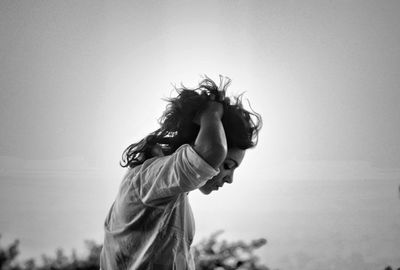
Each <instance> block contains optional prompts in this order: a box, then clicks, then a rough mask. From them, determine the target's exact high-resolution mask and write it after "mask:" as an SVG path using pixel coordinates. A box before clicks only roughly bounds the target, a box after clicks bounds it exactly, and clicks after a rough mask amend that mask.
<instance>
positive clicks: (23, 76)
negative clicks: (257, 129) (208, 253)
mask: <svg viewBox="0 0 400 270" xmlns="http://www.w3.org/2000/svg"><path fill="white" fill-rule="evenodd" d="M399 14H400V2H399V1H344V0H343V1H324V0H321V1H172V0H170V1H8V0H3V1H0V91H1V92H0V121H1V122H0V233H1V234H2V238H1V243H2V244H6V243H9V242H11V241H12V240H13V239H19V240H20V242H21V244H20V250H21V259H23V258H28V257H39V256H40V255H41V254H43V253H46V254H52V253H54V250H55V249H56V248H57V247H62V248H63V249H65V250H66V251H70V250H71V249H72V248H76V249H77V251H78V252H79V251H81V250H84V246H83V240H84V239H93V240H95V241H97V242H101V241H102V237H103V228H102V226H103V221H104V218H105V215H106V213H107V211H108V209H109V207H110V206H111V203H112V201H113V199H114V197H115V195H116V191H117V188H118V185H119V183H120V180H121V177H122V175H123V174H124V172H125V170H124V169H122V168H120V167H119V164H118V162H119V160H120V157H121V153H122V151H123V150H124V149H125V147H126V146H128V145H129V144H130V143H133V142H136V141H138V140H140V139H141V138H142V137H144V136H145V135H147V134H148V133H150V132H151V131H153V130H155V129H156V128H157V119H158V118H159V117H160V116H161V114H162V112H163V110H164V108H165V105H166V103H165V101H163V98H166V97H170V96H173V95H174V94H175V92H174V91H173V86H172V85H173V84H176V85H179V84H180V83H181V82H182V83H184V84H185V85H187V86H196V85H197V83H198V82H199V81H200V80H201V75H203V74H207V75H208V76H210V77H211V78H214V79H215V80H217V79H218V75H219V74H222V75H225V76H229V77H230V78H231V79H232V85H231V86H230V88H229V91H228V94H231V95H235V94H240V93H242V92H245V94H244V97H245V99H246V98H247V99H248V100H249V101H250V103H251V107H252V108H253V109H254V110H255V111H256V112H259V113H260V114H261V115H262V116H263V120H264V127H263V130H262V132H261V134H260V140H259V145H258V146H257V147H256V148H255V149H252V150H249V151H247V154H246V157H245V159H244V161H243V163H242V166H241V167H240V168H239V169H238V170H237V173H236V176H235V181H234V184H232V185H228V186H226V187H225V188H224V189H222V190H220V191H218V193H213V194H212V195H210V196H204V195H202V194H201V193H200V192H198V191H195V192H193V193H192V194H191V195H190V200H191V204H192V207H193V210H194V215H195V219H196V230H197V232H196V238H195V242H196V241H197V242H198V241H200V240H201V239H202V238H203V237H206V236H208V235H209V234H210V233H212V232H215V231H217V230H219V229H223V230H224V234H223V235H222V236H221V237H222V238H225V239H228V240H238V239H242V240H251V239H255V238H260V237H265V238H266V239H267V240H268V244H267V245H265V246H264V247H262V248H261V249H260V250H259V251H258V254H260V256H261V258H262V262H264V263H265V264H266V265H267V266H268V267H270V268H279V269H285V270H291V269H293V270H298V269H315V270H317V269H318V270H320V269H377V270H379V269H383V268H384V267H385V266H386V265H392V266H395V267H400V256H399V250H400V200H399V184H400V140H399V138H400V88H399V87H400V27H399V25H400V16H399ZM321 267H323V268H321Z"/></svg>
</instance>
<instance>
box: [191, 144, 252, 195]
mask: <svg viewBox="0 0 400 270" xmlns="http://www.w3.org/2000/svg"><path fill="white" fill-rule="evenodd" d="M245 152H246V150H242V149H238V148H232V149H229V150H228V154H227V155H226V158H225V160H224V162H222V164H221V165H220V166H219V174H217V175H216V176H214V177H213V178H211V179H210V180H208V181H207V182H206V183H205V184H204V186H202V187H201V188H199V189H200V191H201V192H202V193H204V194H210V193H211V192H213V191H215V190H218V189H219V188H221V187H222V186H223V185H224V184H225V183H228V184H231V183H232V182H233V173H234V171H235V169H236V168H237V167H239V165H240V164H241V163H242V160H243V157H244V154H245Z"/></svg>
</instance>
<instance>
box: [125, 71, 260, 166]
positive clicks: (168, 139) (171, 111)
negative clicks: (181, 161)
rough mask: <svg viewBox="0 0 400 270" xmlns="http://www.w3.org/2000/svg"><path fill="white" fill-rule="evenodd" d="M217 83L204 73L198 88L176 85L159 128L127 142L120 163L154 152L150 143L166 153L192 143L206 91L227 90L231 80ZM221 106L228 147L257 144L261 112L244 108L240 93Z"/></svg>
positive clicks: (134, 161)
mask: <svg viewBox="0 0 400 270" xmlns="http://www.w3.org/2000/svg"><path fill="white" fill-rule="evenodd" d="M220 80H221V81H220V86H219V87H218V86H217V85H216V84H215V82H214V81H212V80H211V79H209V78H208V77H205V78H204V79H203V80H202V81H201V82H200V84H199V86H198V87H197V88H194V89H190V88H187V87H184V86H182V87H181V88H176V90H177V92H178V96H177V97H175V98H170V99H168V100H167V102H168V105H167V108H166V110H165V112H164V114H163V116H162V117H161V118H160V121H159V122H160V128H159V129H158V130H156V131H154V132H153V133H151V134H150V135H149V136H147V137H146V138H144V139H143V140H141V141H140V142H139V143H135V144H132V145H130V146H129V147H128V148H127V149H126V150H125V151H124V153H123V159H122V161H123V163H122V164H121V166H123V167H128V166H129V167H134V166H136V165H139V164H141V163H143V162H144V161H145V160H146V159H148V158H150V157H152V156H153V154H152V151H151V149H152V147H153V146H154V145H156V144H159V145H160V146H161V149H162V151H163V153H164V154H165V155H168V154H172V153H173V152H174V151H175V150H176V149H177V148H179V147H180V146H181V145H183V144H186V143H188V144H192V143H193V142H194V141H195V140H196V137H197V134H198V132H199V130H200V126H199V125H198V124H196V123H195V122H194V121H193V120H194V118H195V116H196V114H197V113H198V112H199V111H201V110H202V109H203V108H204V107H205V105H206V103H207V101H208V99H207V98H204V97H206V96H207V95H210V94H213V95H218V93H219V90H226V88H227V87H228V86H229V84H230V80H229V79H228V80H227V81H225V82H224V81H223V78H222V76H220ZM222 103H223V107H224V113H223V117H222V119H221V121H222V124H223V126H224V130H225V135H226V139H227V144H228V149H234V148H236V149H241V150H246V149H248V148H251V147H254V146H255V145H256V144H257V140H258V132H259V130H260V128H261V125H262V121H261V116H260V115H259V114H257V113H255V112H253V111H251V112H250V111H248V110H246V109H244V108H243V104H242V96H241V95H240V96H238V97H234V98H232V99H230V98H225V99H224V101H222Z"/></svg>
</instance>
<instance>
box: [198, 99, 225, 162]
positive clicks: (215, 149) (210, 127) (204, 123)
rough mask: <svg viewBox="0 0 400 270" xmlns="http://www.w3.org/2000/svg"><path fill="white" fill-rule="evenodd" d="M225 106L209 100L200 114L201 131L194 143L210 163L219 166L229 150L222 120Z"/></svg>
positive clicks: (199, 152)
mask: <svg viewBox="0 0 400 270" xmlns="http://www.w3.org/2000/svg"><path fill="white" fill-rule="evenodd" d="M222 115H223V106H222V104H221V103H219V102H216V101H212V100H210V101H208V103H207V106H206V108H205V110H204V111H202V112H201V114H200V116H199V118H200V119H199V124H200V131H199V134H198V135H197V138H196V141H195V143H194V147H193V148H194V150H195V151H196V152H197V153H198V154H199V155H200V156H201V157H202V158H203V159H204V160H205V161H207V163H208V164H210V165H211V166H212V167H213V168H218V167H219V166H220V165H221V163H222V162H223V161H224V160H225V157H226V154H227V152H228V147H227V143H226V136H225V131H224V127H223V125H222V122H221V118H222Z"/></svg>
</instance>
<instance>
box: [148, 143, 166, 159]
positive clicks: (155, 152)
mask: <svg viewBox="0 0 400 270" xmlns="http://www.w3.org/2000/svg"><path fill="white" fill-rule="evenodd" d="M151 155H152V156H153V157H163V156H164V153H163V151H162V148H161V146H160V145H159V144H158V143H157V144H155V145H154V146H153V147H152V148H151Z"/></svg>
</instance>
